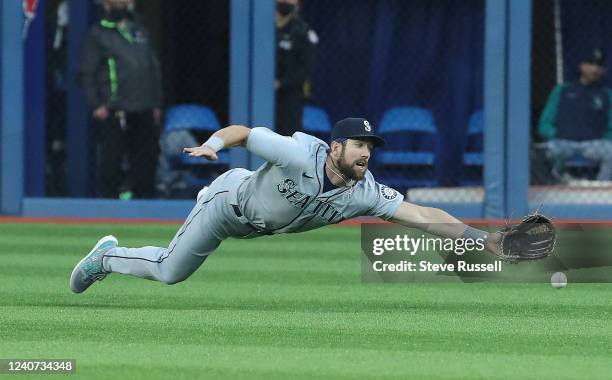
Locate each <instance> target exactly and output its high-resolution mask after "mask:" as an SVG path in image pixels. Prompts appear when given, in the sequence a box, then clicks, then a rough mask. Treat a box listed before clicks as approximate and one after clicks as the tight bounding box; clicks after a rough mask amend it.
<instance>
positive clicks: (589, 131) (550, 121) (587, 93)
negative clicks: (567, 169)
mask: <svg viewBox="0 0 612 380" xmlns="http://www.w3.org/2000/svg"><path fill="white" fill-rule="evenodd" d="M578 69H579V72H580V78H579V79H578V81H576V82H572V83H564V84H561V85H558V86H557V87H555V89H554V90H553V91H552V92H551V94H550V95H549V97H548V101H547V103H546V107H545V109H544V112H543V113H542V115H541V117H540V123H539V126H538V132H539V133H540V135H541V136H542V137H543V138H544V139H545V140H546V145H547V147H548V149H549V151H550V153H551V155H552V158H553V160H554V161H555V171H556V172H557V173H558V174H560V173H561V172H562V171H563V166H564V162H565V161H567V160H569V159H572V158H576V157H583V158H586V159H589V160H593V161H596V162H598V163H599V164H600V169H599V173H598V175H597V179H598V180H600V181H610V180H612V117H611V114H610V113H611V112H612V108H611V107H612V91H611V90H610V88H608V87H607V86H606V85H605V84H604V83H603V78H604V74H605V72H606V68H605V58H604V54H603V52H602V51H601V50H600V49H594V50H591V51H590V52H589V54H588V55H587V56H585V57H583V59H582V60H581V62H580V64H579V66H578ZM566 178H567V177H566Z"/></svg>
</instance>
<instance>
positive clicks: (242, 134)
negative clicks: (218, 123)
mask: <svg viewBox="0 0 612 380" xmlns="http://www.w3.org/2000/svg"><path fill="white" fill-rule="evenodd" d="M250 133H251V129H250V128H247V127H245V126H242V125H230V126H228V127H225V128H222V129H219V130H218V131H217V132H215V133H213V135H212V136H210V138H209V139H208V140H206V142H205V143H204V144H202V145H200V146H197V147H192V148H183V152H185V153H187V154H189V155H190V156H194V157H204V158H206V159H208V160H211V161H216V160H217V152H218V151H220V150H221V149H223V148H231V147H233V146H246V142H247V139H248V138H249V134H250Z"/></svg>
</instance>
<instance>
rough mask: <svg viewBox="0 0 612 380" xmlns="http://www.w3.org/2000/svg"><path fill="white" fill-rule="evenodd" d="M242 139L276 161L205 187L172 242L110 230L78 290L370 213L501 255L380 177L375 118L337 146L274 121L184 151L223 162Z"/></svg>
mask: <svg viewBox="0 0 612 380" xmlns="http://www.w3.org/2000/svg"><path fill="white" fill-rule="evenodd" d="M238 145H241V146H244V147H246V149H248V150H249V151H250V152H251V153H253V154H256V155H257V156H259V157H261V158H263V159H264V160H265V161H266V163H265V164H263V165H262V166H261V167H260V168H259V169H257V170H256V171H249V170H246V169H232V170H229V171H227V172H225V173H224V174H223V175H221V176H220V177H218V178H217V179H216V180H215V181H214V182H213V183H212V184H211V185H210V186H209V187H208V188H205V189H203V190H202V191H201V192H200V193H199V194H198V198H197V203H196V205H195V207H194V208H193V210H192V211H191V213H190V214H189V216H188V217H187V219H186V221H185V223H184V224H183V226H182V227H181V228H180V229H179V231H178V232H177V234H176V236H175V237H174V239H173V240H172V242H171V243H170V245H169V246H168V247H167V248H165V247H142V248H126V247H120V246H118V242H117V239H116V238H115V237H113V236H106V237H103V238H102V239H100V241H98V243H97V244H96V245H95V246H94V248H93V249H92V250H91V251H90V252H89V253H88V254H87V255H86V256H85V257H84V258H83V259H82V260H81V261H80V262H79V263H78V264H77V265H76V267H75V268H74V270H73V272H72V275H71V277H70V288H71V289H72V291H73V292H75V293H81V292H83V291H85V290H86V289H87V288H88V287H89V286H91V285H92V284H93V283H94V282H95V281H97V280H102V279H104V278H105V277H106V276H107V275H108V274H109V273H122V274H129V275H133V276H138V277H142V278H146V279H150V280H156V281H160V282H163V283H166V284H175V283H177V282H180V281H183V280H185V279H186V278H188V277H189V276H190V275H191V274H192V273H193V272H194V271H195V270H197V269H198V268H199V267H200V265H202V263H203V262H204V260H206V258H207V257H208V255H210V254H211V253H212V252H213V251H214V250H215V249H217V247H218V246H219V244H221V242H222V241H223V240H225V239H227V238H229V237H233V238H239V239H250V238H255V237H258V236H262V235H270V234H281V233H293V232H302V231H308V230H312V229H315V228H319V227H323V226H326V225H328V224H335V223H339V222H341V221H343V220H346V219H350V218H354V217H358V216H365V215H370V216H377V217H380V218H382V219H385V220H389V221H391V222H394V223H399V224H402V225H405V226H409V227H416V228H420V229H422V230H423V231H426V232H428V233H432V234H435V235H439V236H442V237H448V238H460V237H466V238H467V237H470V238H473V239H483V240H485V247H486V248H487V249H488V250H489V251H491V252H492V253H496V254H497V253H498V250H499V248H498V244H497V243H498V242H499V241H500V239H501V236H502V235H501V234H500V233H499V232H497V233H492V234H489V233H488V232H485V231H481V230H477V229H475V228H472V227H469V226H467V225H465V224H463V223H461V222H460V221H459V220H457V219H455V218H454V217H452V216H451V215H449V214H448V213H446V212H444V211H442V210H439V209H435V208H429V207H421V206H417V205H414V204H411V203H407V202H403V199H404V197H403V195H401V194H400V193H398V192H397V191H395V190H394V189H392V188H389V187H387V186H385V185H382V184H380V183H378V182H376V181H375V180H374V177H373V176H372V174H371V173H370V172H369V171H368V161H369V159H370V155H371V153H372V149H373V147H378V146H382V145H384V140H383V139H382V138H380V137H379V136H377V135H375V134H374V132H373V128H372V126H371V124H370V123H369V122H368V121H367V120H365V119H361V118H348V119H344V120H341V121H339V122H338V123H336V124H335V126H334V128H333V131H332V141H331V143H330V145H328V144H326V143H325V142H324V141H321V140H319V139H317V138H315V137H313V136H310V135H307V134H304V133H301V132H296V133H295V134H294V135H293V136H292V137H286V136H281V135H278V134H276V133H274V132H272V131H271V130H269V129H267V128H253V129H250V128H247V127H244V126H239V125H231V126H229V127H226V128H223V129H221V130H219V131H217V132H215V133H214V134H213V135H212V136H211V138H210V139H209V140H208V141H206V142H205V143H204V144H203V145H202V146H200V147H194V148H185V149H184V151H185V152H186V153H188V154H189V155H191V156H196V157H205V158H207V159H209V160H216V159H217V154H216V153H217V152H218V151H219V150H221V149H223V148H230V147H233V146H238Z"/></svg>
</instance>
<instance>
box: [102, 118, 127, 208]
mask: <svg viewBox="0 0 612 380" xmlns="http://www.w3.org/2000/svg"><path fill="white" fill-rule="evenodd" d="M95 126H96V128H95V133H96V140H97V143H98V147H97V148H98V149H97V157H96V161H97V165H96V166H97V175H96V182H97V183H96V188H97V190H98V196H100V197H103V198H117V196H118V195H119V185H120V181H121V160H122V159H123V152H124V147H125V141H124V140H125V136H124V134H123V131H122V130H121V127H120V125H119V122H118V121H117V118H116V117H115V115H113V114H111V115H110V116H109V117H108V118H107V119H106V120H104V121H96V122H95Z"/></svg>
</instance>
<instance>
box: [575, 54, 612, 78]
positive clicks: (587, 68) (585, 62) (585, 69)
mask: <svg viewBox="0 0 612 380" xmlns="http://www.w3.org/2000/svg"><path fill="white" fill-rule="evenodd" d="M578 69H579V70H580V80H581V82H583V83H584V84H591V83H595V82H599V81H600V80H601V79H602V78H603V76H604V74H605V72H606V58H605V56H604V54H603V52H602V51H601V49H593V50H591V51H589V52H588V54H586V55H584V56H583V57H582V59H581V61H580V65H579V66H578Z"/></svg>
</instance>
